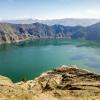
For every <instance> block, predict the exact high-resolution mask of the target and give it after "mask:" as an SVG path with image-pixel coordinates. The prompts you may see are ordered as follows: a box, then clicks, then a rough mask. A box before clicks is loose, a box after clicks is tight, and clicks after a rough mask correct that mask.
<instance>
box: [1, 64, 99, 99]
mask: <svg viewBox="0 0 100 100" xmlns="http://www.w3.org/2000/svg"><path fill="white" fill-rule="evenodd" d="M0 99H1V100H99V99H100V75H99V74H96V73H94V72H91V71H88V70H85V69H80V68H78V67H77V66H76V65H74V66H71V67H69V66H65V65H63V66H61V67H59V68H56V69H53V70H51V71H48V72H46V73H43V74H42V75H40V76H39V77H38V78H36V79H34V80H29V81H25V82H18V83H13V82H12V81H10V79H8V78H6V77H3V76H1V77H0Z"/></svg>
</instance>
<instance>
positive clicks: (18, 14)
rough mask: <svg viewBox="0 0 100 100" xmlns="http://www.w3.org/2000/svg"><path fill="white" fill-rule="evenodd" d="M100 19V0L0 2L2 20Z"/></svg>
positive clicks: (13, 0) (14, 0)
mask: <svg viewBox="0 0 100 100" xmlns="http://www.w3.org/2000/svg"><path fill="white" fill-rule="evenodd" d="M17 18H37V19H60V18H100V0H0V19H17Z"/></svg>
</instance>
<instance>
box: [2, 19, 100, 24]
mask: <svg viewBox="0 0 100 100" xmlns="http://www.w3.org/2000/svg"><path fill="white" fill-rule="evenodd" d="M99 21H100V19H99V18H98V19H88V18H87V19H86V18H83V19H78V18H64V19H53V20H39V19H32V18H30V19H15V20H1V21H0V22H2V23H13V24H32V23H36V22H39V23H42V24H47V25H54V24H60V25H64V26H89V25H92V24H95V23H97V22H99Z"/></svg>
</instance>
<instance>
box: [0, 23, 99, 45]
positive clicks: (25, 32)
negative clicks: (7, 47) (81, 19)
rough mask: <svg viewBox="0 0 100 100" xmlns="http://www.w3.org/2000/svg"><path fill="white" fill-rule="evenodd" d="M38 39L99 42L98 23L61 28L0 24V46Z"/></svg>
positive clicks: (59, 26) (56, 26) (54, 26)
mask: <svg viewBox="0 0 100 100" xmlns="http://www.w3.org/2000/svg"><path fill="white" fill-rule="evenodd" d="M37 38H38V39H39V38H68V39H71V38H74V39H86V40H97V41H100V23H97V24H94V25H91V26H88V27H82V26H73V27H72V26H63V25H52V26H48V25H46V24H41V23H34V24H9V23H0V44H2V43H11V42H19V41H23V40H27V39H37Z"/></svg>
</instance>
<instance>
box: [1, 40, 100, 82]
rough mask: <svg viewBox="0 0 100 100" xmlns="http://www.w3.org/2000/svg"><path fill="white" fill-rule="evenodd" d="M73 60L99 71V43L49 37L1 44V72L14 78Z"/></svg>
mask: <svg viewBox="0 0 100 100" xmlns="http://www.w3.org/2000/svg"><path fill="white" fill-rule="evenodd" d="M73 64H74V65H75V64H76V65H78V66H79V67H80V68H85V69H89V70H92V71H96V72H98V73H100V43H96V42H92V41H79V40H67V39H55V40H53V39H52V40H34V41H26V42H21V43H18V44H5V45H0V75H4V76H7V77H10V78H11V79H12V80H13V81H14V82H16V81H20V80H23V79H26V80H27V79H33V78H35V77H37V76H39V75H40V74H41V73H43V72H45V71H47V70H50V69H53V68H55V67H57V66H60V65H73Z"/></svg>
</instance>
